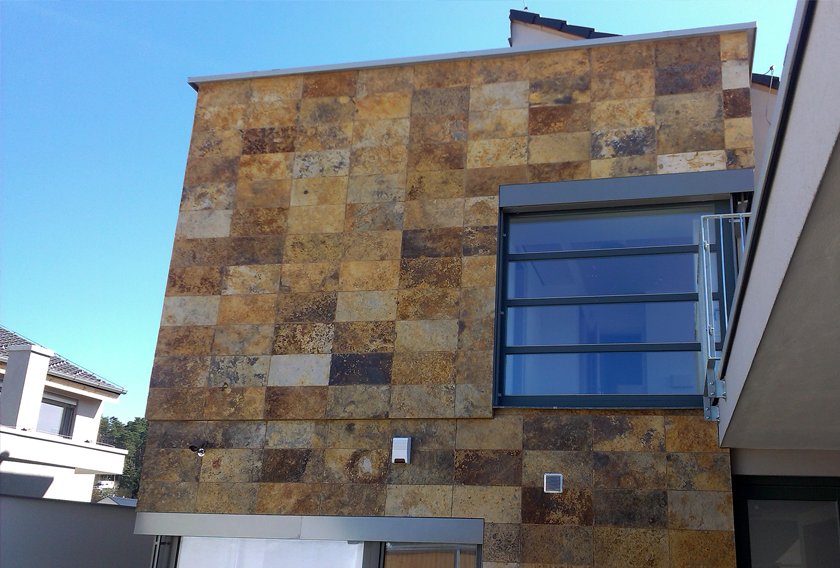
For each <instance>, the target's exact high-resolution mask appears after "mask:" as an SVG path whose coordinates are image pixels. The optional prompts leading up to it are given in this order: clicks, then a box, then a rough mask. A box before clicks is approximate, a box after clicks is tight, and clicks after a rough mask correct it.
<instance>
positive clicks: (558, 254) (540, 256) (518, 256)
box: [507, 245, 699, 262]
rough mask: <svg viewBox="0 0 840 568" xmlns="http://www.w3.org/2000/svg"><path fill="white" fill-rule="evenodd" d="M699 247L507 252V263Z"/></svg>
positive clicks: (683, 250)
mask: <svg viewBox="0 0 840 568" xmlns="http://www.w3.org/2000/svg"><path fill="white" fill-rule="evenodd" d="M698 251H699V245H674V246H661V247H632V248H615V249H593V250H573V251H552V252H508V253H507V259H508V261H509V262H516V261H518V260H554V259H563V258H591V257H608V256H641V255H652V254H679V253H685V254H697V252H698Z"/></svg>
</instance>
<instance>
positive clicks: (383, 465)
mask: <svg viewBox="0 0 840 568" xmlns="http://www.w3.org/2000/svg"><path fill="white" fill-rule="evenodd" d="M389 454H390V452H389V451H388V450H361V449H338V448H335V449H334V448H327V449H326V450H325V451H324V481H327V482H329V483H376V484H380V483H383V482H384V481H385V475H387V473H388V461H389V459H388V458H389Z"/></svg>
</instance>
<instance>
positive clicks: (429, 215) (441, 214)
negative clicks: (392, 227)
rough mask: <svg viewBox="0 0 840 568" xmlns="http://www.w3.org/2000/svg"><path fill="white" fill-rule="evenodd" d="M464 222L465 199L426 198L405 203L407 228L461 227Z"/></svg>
mask: <svg viewBox="0 0 840 568" xmlns="http://www.w3.org/2000/svg"><path fill="white" fill-rule="evenodd" d="M463 224H464V200H463V199H460V198H459V199H424V200H421V201H407V202H406V203H405V220H404V222H403V227H404V228H405V229H430V228H436V227H461V226H463Z"/></svg>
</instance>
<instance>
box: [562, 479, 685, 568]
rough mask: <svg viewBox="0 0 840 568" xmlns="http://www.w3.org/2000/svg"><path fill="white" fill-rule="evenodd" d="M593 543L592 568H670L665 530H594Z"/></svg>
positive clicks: (600, 528)
mask: <svg viewBox="0 0 840 568" xmlns="http://www.w3.org/2000/svg"><path fill="white" fill-rule="evenodd" d="M564 481H565V480H564ZM594 542H595V547H594V554H595V566H624V567H626V568H669V567H670V566H671V564H670V563H669V559H668V531H667V530H665V529H652V530H648V529H622V528H612V527H595V534H594Z"/></svg>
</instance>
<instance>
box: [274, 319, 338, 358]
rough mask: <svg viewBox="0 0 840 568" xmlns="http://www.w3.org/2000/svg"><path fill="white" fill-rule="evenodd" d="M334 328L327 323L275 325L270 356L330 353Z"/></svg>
mask: <svg viewBox="0 0 840 568" xmlns="http://www.w3.org/2000/svg"><path fill="white" fill-rule="evenodd" d="M334 331H335V328H334V326H333V324H329V323H300V324H296V323H286V324H279V325H277V327H276V329H275V333H274V346H273V348H272V350H271V354H272V355H290V354H295V353H330V352H331V351H332V344H333V337H334Z"/></svg>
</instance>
